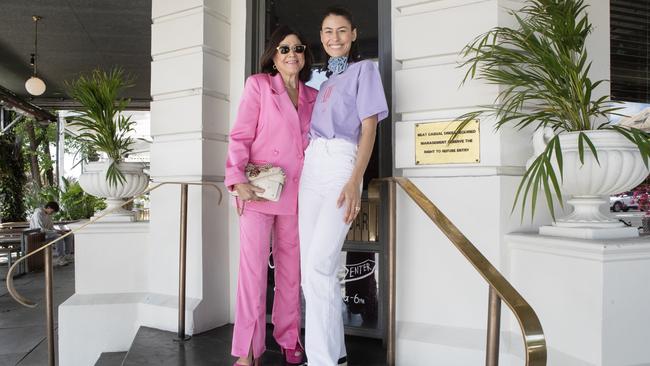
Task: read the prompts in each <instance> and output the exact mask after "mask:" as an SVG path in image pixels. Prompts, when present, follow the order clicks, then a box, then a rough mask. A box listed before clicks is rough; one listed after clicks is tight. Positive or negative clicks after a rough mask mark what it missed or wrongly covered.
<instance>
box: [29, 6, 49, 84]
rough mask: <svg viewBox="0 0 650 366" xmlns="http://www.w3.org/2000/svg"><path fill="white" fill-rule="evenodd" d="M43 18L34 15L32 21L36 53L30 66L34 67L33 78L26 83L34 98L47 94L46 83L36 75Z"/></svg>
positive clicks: (33, 54)
mask: <svg viewBox="0 0 650 366" xmlns="http://www.w3.org/2000/svg"><path fill="white" fill-rule="evenodd" d="M41 19H42V18H41V17H40V16H38V15H32V20H33V21H34V53H32V57H31V59H30V64H31V65H32V70H33V73H32V76H31V77H30V78H29V79H27V81H26V82H25V89H27V92H28V93H29V94H31V95H33V96H39V95H41V94H43V93H45V82H44V81H43V80H42V79H41V78H39V77H38V74H37V73H36V61H37V58H38V54H37V46H38V21H39V20H41Z"/></svg>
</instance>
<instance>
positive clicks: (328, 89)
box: [321, 85, 334, 103]
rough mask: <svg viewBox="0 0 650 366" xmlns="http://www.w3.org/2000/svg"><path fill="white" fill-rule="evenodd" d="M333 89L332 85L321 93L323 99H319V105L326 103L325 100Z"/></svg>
mask: <svg viewBox="0 0 650 366" xmlns="http://www.w3.org/2000/svg"><path fill="white" fill-rule="evenodd" d="M333 89H334V85H329V86H327V87H326V88H325V91H323V98H322V99H321V103H327V100H328V99H329V98H330V96H331V95H332V90H333Z"/></svg>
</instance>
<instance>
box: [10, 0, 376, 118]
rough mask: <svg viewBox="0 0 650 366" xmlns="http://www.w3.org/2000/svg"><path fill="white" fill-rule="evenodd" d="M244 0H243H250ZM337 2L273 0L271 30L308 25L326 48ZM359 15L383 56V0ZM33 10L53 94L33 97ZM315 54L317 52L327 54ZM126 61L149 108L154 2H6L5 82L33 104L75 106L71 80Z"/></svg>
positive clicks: (371, 53)
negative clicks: (29, 85)
mask: <svg viewBox="0 0 650 366" xmlns="http://www.w3.org/2000/svg"><path fill="white" fill-rule="evenodd" d="M242 1H243V0H242ZM336 2H337V1H331V0H321V1H317V2H316V1H314V2H311V1H310V2H305V1H303V0H273V1H269V0H266V5H267V7H268V8H267V10H268V13H267V14H268V15H269V18H267V22H268V23H270V24H268V23H267V24H268V25H270V27H271V28H274V26H275V25H276V24H278V23H286V24H289V25H292V26H294V27H296V28H297V29H298V30H300V31H302V32H303V34H304V35H305V36H306V38H308V40H309V41H310V43H311V44H312V46H313V47H314V49H318V50H319V51H320V48H321V47H320V42H319V39H318V30H319V28H320V21H321V17H322V13H323V11H324V9H325V8H326V7H327V6H330V5H332V4H335V3H336ZM346 6H347V7H349V9H350V10H351V12H352V13H353V14H355V16H356V23H357V25H358V28H359V41H360V42H359V44H360V48H361V52H362V54H363V55H364V56H365V57H368V58H374V57H377V1H376V0H356V1H354V2H347V3H346ZM32 15H39V16H41V17H43V19H42V20H40V21H39V24H38V62H37V64H38V73H39V76H40V77H41V78H42V79H43V80H44V81H45V83H46V84H47V90H46V92H45V94H43V95H42V96H39V97H35V98H32V97H31V96H30V95H29V94H28V93H27V91H26V90H25V86H24V84H25V80H27V78H28V77H29V76H30V75H31V67H30V65H29V58H30V54H31V53H32V52H33V48H34V24H33V22H32ZM319 51H317V52H315V53H316V56H317V58H319V56H322V54H321V52H319ZM113 66H121V67H123V68H124V69H125V70H126V71H127V72H128V73H130V74H132V75H133V76H135V77H136V82H135V87H133V88H131V89H128V90H127V91H126V92H125V95H124V97H128V98H131V100H132V103H131V107H132V108H134V109H148V108H149V101H150V99H151V98H150V74H151V71H150V70H151V0H110V1H107V0H29V1H25V0H0V86H3V87H5V88H7V89H9V90H11V91H13V92H14V93H15V94H17V95H18V96H19V97H22V98H24V99H25V100H27V101H30V102H32V103H33V104H35V105H37V106H40V107H44V108H53V109H65V108H69V107H71V106H73V105H74V103H73V101H72V100H71V99H70V98H69V97H68V95H67V93H66V91H65V81H70V80H73V79H74V78H76V77H77V76H78V75H79V74H80V73H82V72H88V71H91V70H93V69H94V68H98V67H99V68H101V69H109V68H111V67H113Z"/></svg>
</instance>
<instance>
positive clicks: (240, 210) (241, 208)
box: [235, 196, 246, 216]
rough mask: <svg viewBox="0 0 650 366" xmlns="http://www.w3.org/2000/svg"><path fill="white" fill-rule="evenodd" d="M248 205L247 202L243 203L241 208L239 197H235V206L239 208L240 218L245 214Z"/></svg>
mask: <svg viewBox="0 0 650 366" xmlns="http://www.w3.org/2000/svg"><path fill="white" fill-rule="evenodd" d="M245 204H246V201H242V202H241V207H239V197H238V196H235V205H236V206H237V214H238V215H239V216H241V215H243V214H244V205H245Z"/></svg>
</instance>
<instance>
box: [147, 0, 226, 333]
mask: <svg viewBox="0 0 650 366" xmlns="http://www.w3.org/2000/svg"><path fill="white" fill-rule="evenodd" d="M152 13H153V14H152V19H153V25H152V42H151V54H152V58H153V61H152V64H151V74H152V75H151V94H152V98H153V102H152V103H151V134H152V137H153V139H154V143H153V146H152V149H151V175H152V177H153V179H154V181H156V182H163V181H174V182H179V181H191V182H216V183H219V182H223V175H224V173H223V169H224V168H223V163H222V162H223V161H224V160H225V151H226V146H227V145H226V142H227V137H226V134H227V131H228V124H227V121H228V118H229V108H230V106H229V105H230V101H229V92H230V1H229V0H204V1H199V0H194V1H183V2H178V1H171V0H157V1H154V2H153V6H152ZM179 192H180V189H179V188H178V187H177V186H173V187H166V188H162V189H160V190H158V191H155V192H154V193H152V198H151V238H152V241H153V243H154V247H155V250H154V251H155V253H154V255H152V256H150V257H149V279H150V283H149V286H150V290H151V291H152V292H154V293H160V294H167V295H175V294H177V291H178V270H177V268H178V243H179V239H178V238H179V210H180V204H179V200H180V198H179V197H180V193H179ZM189 192H190V193H189V211H188V261H187V268H188V277H187V295H188V297H189V298H192V299H197V300H200V301H197V303H198V304H199V305H198V307H197V309H194V313H193V321H194V327H196V329H195V331H201V330H206V329H210V328H213V327H215V326H217V325H220V324H223V323H225V322H227V321H228V296H224V294H227V293H228V288H229V285H228V281H229V271H228V251H229V249H228V234H227V233H228V219H227V208H226V204H225V201H224V202H223V203H222V205H221V206H218V205H217V202H218V199H219V195H218V193H216V191H215V190H214V189H212V188H210V187H204V188H199V187H190V188H189Z"/></svg>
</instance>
